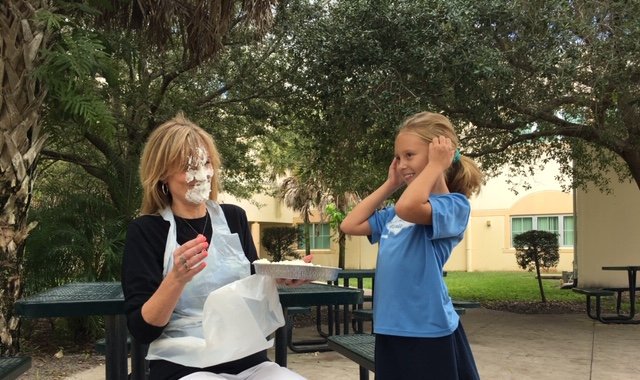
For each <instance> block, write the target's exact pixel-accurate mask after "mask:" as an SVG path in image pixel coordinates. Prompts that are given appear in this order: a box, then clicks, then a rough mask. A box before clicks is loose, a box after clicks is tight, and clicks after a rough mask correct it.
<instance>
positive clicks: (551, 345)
mask: <svg viewBox="0 0 640 380" xmlns="http://www.w3.org/2000/svg"><path fill="white" fill-rule="evenodd" d="M462 323H463V325H464V328H465V330H466V332H467V337H468V338H469V342H470V343H471V348H472V350H473V353H474V356H475V359H476V363H477V365H478V370H479V371H480V376H481V378H482V379H486V380H510V379H514V380H515V379H517V380H526V379H531V380H545V379H549V380H551V379H553V380H556V379H561V380H609V379H611V380H613V379H616V380H617V379H640V325H613V324H611V325H605V324H602V323H599V322H594V321H592V320H590V319H589V318H588V317H587V316H586V314H535V315H524V314H514V313H507V312H500V311H493V310H486V309H482V308H481V309H471V310H467V312H466V314H465V315H464V316H463V317H462ZM313 333H315V327H312V328H303V329H295V330H294V336H295V338H296V339H299V338H304V337H305V336H312V335H313ZM271 351H272V350H271ZM270 357H271V358H272V359H273V352H270ZM288 362H289V363H288V364H289V368H291V369H293V370H294V371H296V372H298V373H300V374H301V375H303V376H305V377H307V378H308V379H310V380H324V379H334V380H338V379H340V380H343V379H344V380H352V379H353V380H357V379H358V366H357V365H356V364H354V363H353V362H351V361H350V360H348V359H346V358H344V357H343V356H342V355H340V354H338V353H335V352H321V353H308V354H296V353H291V352H290V353H289V356H288ZM370 378H371V379H373V378H374V377H373V376H370ZM69 379H74V380H98V379H104V367H103V366H99V367H96V368H94V369H91V370H88V371H84V372H81V373H78V374H76V375H74V376H72V377H69ZM425 379H428V377H425ZM434 380H437V379H434Z"/></svg>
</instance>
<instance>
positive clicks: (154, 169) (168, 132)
mask: <svg viewBox="0 0 640 380" xmlns="http://www.w3.org/2000/svg"><path fill="white" fill-rule="evenodd" d="M198 148H204V149H205V150H206V151H207V154H208V155H209V160H210V162H211V166H212V167H213V178H212V179H211V193H210V194H209V199H212V200H216V199H217V198H218V192H219V188H220V180H219V173H220V154H219V153H218V149H217V148H216V144H215V143H214V141H213V137H211V135H210V134H209V133H207V132H206V131H205V130H204V129H202V128H200V127H199V126H197V125H196V124H195V123H193V122H192V121H190V120H188V119H187V118H186V117H185V116H184V115H183V114H182V113H178V114H177V115H176V116H175V117H173V118H172V119H170V120H168V121H166V122H165V123H163V124H162V125H160V126H159V127H158V128H156V129H155V130H154V131H153V132H151V135H150V136H149V139H148V140H147V143H146V144H145V147H144V150H143V151H142V157H141V159H140V181H141V182H142V206H141V209H140V213H141V214H143V215H144V214H157V213H158V212H160V211H161V210H162V209H164V208H166V207H168V206H170V205H171V201H172V199H171V193H169V192H168V191H167V192H166V194H165V191H163V188H162V187H163V184H164V183H165V182H166V180H167V178H168V177H169V176H171V175H172V174H175V173H177V172H181V171H186V170H187V166H188V160H189V157H193V156H197V155H198V154H197V150H198ZM165 190H166V185H165Z"/></svg>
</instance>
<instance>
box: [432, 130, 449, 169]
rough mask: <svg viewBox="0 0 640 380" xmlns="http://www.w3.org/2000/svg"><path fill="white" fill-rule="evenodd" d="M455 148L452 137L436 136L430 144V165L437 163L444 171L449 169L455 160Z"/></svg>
mask: <svg viewBox="0 0 640 380" xmlns="http://www.w3.org/2000/svg"><path fill="white" fill-rule="evenodd" d="M454 154H455V150H454V149H453V144H452V143H451V139H449V138H448V137H444V136H438V137H436V138H434V139H433V140H432V141H431V143H430V144H429V165H435V166H437V167H438V168H440V169H441V170H442V171H445V170H447V168H449V166H451V163H452V162H453V155H454Z"/></svg>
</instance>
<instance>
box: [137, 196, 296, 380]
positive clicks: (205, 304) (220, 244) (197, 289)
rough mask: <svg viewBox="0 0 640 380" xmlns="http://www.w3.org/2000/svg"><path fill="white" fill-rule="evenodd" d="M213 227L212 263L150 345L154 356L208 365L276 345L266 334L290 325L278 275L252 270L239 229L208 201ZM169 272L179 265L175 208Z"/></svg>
mask: <svg viewBox="0 0 640 380" xmlns="http://www.w3.org/2000/svg"><path fill="white" fill-rule="evenodd" d="M206 205H207V211H208V212H209V216H210V220H211V226H212V227H213V233H212V236H211V241H210V242H209V249H208V253H209V255H208V256H207V257H206V258H205V259H204V261H205V262H206V263H207V266H206V267H205V268H204V270H202V272H200V273H198V274H197V275H196V276H194V278H193V279H192V280H191V281H190V282H189V283H188V284H187V285H186V286H185V288H184V291H183V292H182V295H181V296H180V299H179V300H178V304H177V305H176V308H175V309H174V311H173V313H172V315H171V319H170V320H169V323H168V325H167V326H166V327H165V329H164V330H163V332H162V334H161V335H160V337H158V338H157V339H156V340H154V341H153V342H152V343H151V344H150V345H149V352H148V354H147V359H148V360H159V359H160V360H168V361H171V362H174V363H178V364H181V365H185V366H189V367H197V368H204V367H209V366H213V365H216V364H220V363H226V362H229V361H232V360H236V359H240V358H243V357H245V356H248V355H251V354H254V353H256V352H258V351H262V350H265V349H267V348H269V347H271V346H272V345H273V341H272V340H271V341H267V339H266V338H265V337H266V336H268V335H270V334H271V333H273V332H274V331H275V330H276V329H277V328H278V327H281V326H283V325H284V317H283V315H282V307H281V305H280V301H279V297H278V290H277V287H276V284H275V280H273V279H272V278H270V277H266V276H260V275H254V276H250V274H251V270H250V265H251V264H250V263H249V260H247V258H246V256H245V254H244V251H243V250H242V245H241V244H240V239H239V237H238V234H232V233H231V232H230V230H229V226H228V225H227V221H226V218H225V216H224V212H223V211H222V209H221V208H220V206H219V205H218V204H216V203H215V202H212V201H207V204H206ZM160 214H161V215H162V217H163V218H164V219H165V220H166V221H168V222H169V223H170V227H169V233H168V235H167V243H166V246H165V252H164V270H163V277H166V276H167V274H168V273H169V271H171V269H172V268H173V264H174V263H173V252H174V251H175V250H176V248H178V246H179V245H178V242H177V240H176V221H175V218H174V216H173V213H172V212H171V209H170V208H167V209H165V210H163V211H162V212H161V213H160Z"/></svg>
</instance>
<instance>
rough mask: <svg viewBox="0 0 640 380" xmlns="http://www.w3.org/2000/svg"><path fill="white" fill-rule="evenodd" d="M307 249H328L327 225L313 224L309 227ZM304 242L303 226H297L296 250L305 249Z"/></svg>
mask: <svg viewBox="0 0 640 380" xmlns="http://www.w3.org/2000/svg"><path fill="white" fill-rule="evenodd" d="M309 240H310V243H309V247H310V248H311V249H329V248H330V243H331V235H330V230H329V224H328V223H313V224H310V225H309ZM306 248H307V247H306V245H305V241H304V224H301V225H298V249H301V250H302V249H306Z"/></svg>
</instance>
